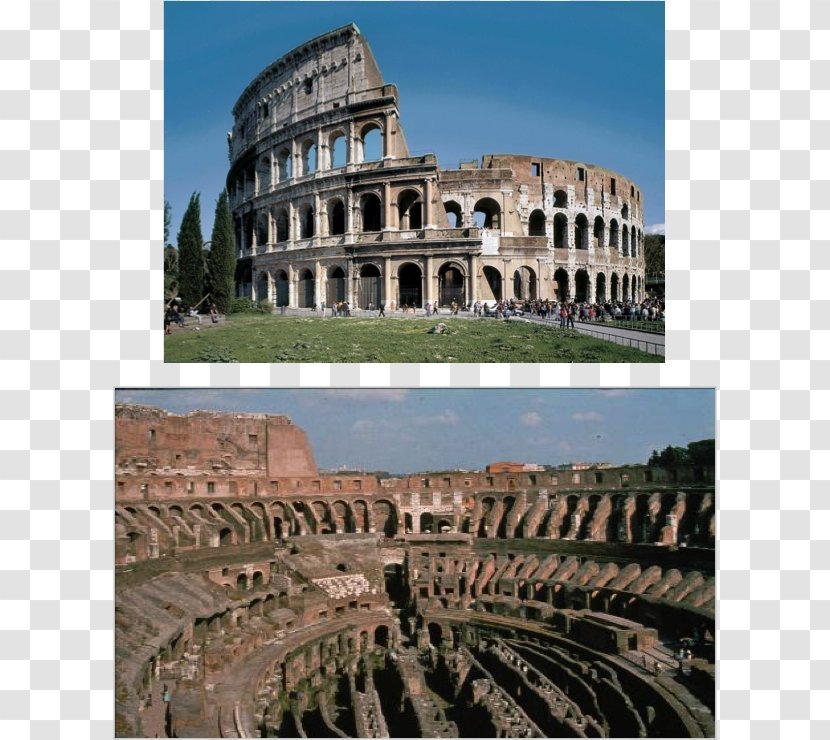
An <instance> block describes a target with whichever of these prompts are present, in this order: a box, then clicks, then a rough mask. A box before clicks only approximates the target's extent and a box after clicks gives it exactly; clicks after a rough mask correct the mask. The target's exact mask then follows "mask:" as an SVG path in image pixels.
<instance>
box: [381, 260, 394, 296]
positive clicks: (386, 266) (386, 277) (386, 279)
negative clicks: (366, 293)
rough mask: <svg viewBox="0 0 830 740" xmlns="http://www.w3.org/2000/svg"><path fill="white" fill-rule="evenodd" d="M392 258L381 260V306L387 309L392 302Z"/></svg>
mask: <svg viewBox="0 0 830 740" xmlns="http://www.w3.org/2000/svg"><path fill="white" fill-rule="evenodd" d="M391 273H392V258H391V257H384V258H383V304H384V306H385V307H386V308H389V302H390V301H391V300H392V274H391Z"/></svg>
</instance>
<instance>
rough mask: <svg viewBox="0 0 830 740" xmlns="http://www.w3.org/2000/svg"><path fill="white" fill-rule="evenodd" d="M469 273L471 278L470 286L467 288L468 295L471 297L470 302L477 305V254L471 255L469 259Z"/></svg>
mask: <svg viewBox="0 0 830 740" xmlns="http://www.w3.org/2000/svg"><path fill="white" fill-rule="evenodd" d="M469 264H470V267H469V271H470V277H469V278H468V280H469V283H470V286H469V288H467V294H468V296H469V301H470V302H471V303H475V302H476V301H477V300H478V278H477V277H476V276H477V275H478V257H477V256H476V255H475V254H471V255H470V257H469Z"/></svg>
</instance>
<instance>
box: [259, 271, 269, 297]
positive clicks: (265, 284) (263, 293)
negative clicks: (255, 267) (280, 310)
mask: <svg viewBox="0 0 830 740" xmlns="http://www.w3.org/2000/svg"><path fill="white" fill-rule="evenodd" d="M270 287H271V276H270V275H269V274H268V273H267V272H266V271H265V270H263V271H262V272H260V273H259V275H257V280H256V297H257V298H258V299H260V300H262V299H263V298H270Z"/></svg>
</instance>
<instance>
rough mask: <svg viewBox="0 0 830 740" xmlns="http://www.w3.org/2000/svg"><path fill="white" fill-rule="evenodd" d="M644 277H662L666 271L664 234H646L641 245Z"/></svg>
mask: <svg viewBox="0 0 830 740" xmlns="http://www.w3.org/2000/svg"><path fill="white" fill-rule="evenodd" d="M643 258H644V259H645V262H646V275H662V274H664V273H665V271H666V237H665V235H664V234H646V237H645V242H644V243H643Z"/></svg>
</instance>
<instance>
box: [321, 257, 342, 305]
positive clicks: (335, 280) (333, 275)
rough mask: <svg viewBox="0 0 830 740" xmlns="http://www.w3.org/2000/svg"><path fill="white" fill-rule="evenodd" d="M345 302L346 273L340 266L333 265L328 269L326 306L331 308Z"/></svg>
mask: <svg viewBox="0 0 830 740" xmlns="http://www.w3.org/2000/svg"><path fill="white" fill-rule="evenodd" d="M345 300H346V273H345V272H344V271H343V268H342V267H340V265H333V266H332V267H329V269H328V282H327V284H326V304H327V305H329V306H333V305H334V304H335V303H342V302H343V301H345Z"/></svg>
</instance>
